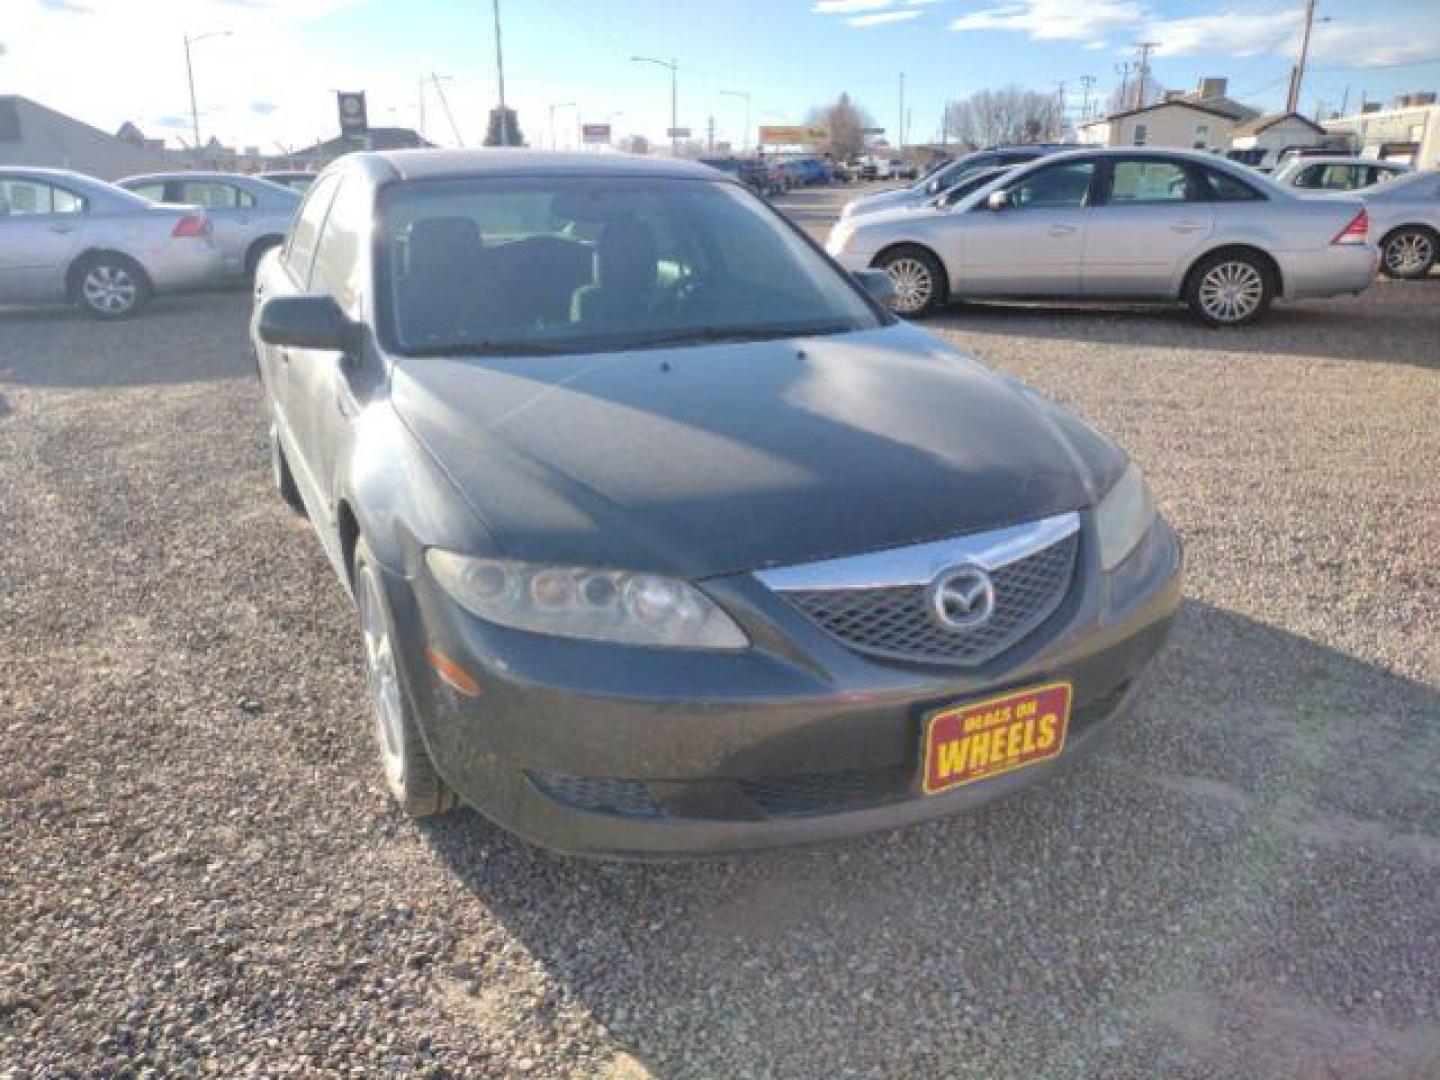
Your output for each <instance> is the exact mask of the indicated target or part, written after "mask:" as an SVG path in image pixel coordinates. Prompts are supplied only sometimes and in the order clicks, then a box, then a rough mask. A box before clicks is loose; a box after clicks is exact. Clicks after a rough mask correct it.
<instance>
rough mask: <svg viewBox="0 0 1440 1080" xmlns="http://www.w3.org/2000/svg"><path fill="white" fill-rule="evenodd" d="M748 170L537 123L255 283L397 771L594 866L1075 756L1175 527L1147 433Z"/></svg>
mask: <svg viewBox="0 0 1440 1080" xmlns="http://www.w3.org/2000/svg"><path fill="white" fill-rule="evenodd" d="M888 288H889V283H888V281H887V280H885V279H884V278H883V275H872V274H868V273H866V274H861V275H857V276H856V277H851V276H849V275H847V274H846V273H845V272H843V271H842V270H840V269H839V268H838V267H837V266H836V265H835V264H834V263H832V262H831V261H830V260H829V259H828V258H827V257H826V256H825V255H824V254H823V253H822V252H821V251H820V250H819V249H818V248H817V247H816V246H815V245H814V244H813V243H811V242H810V241H809V240H808V239H807V238H806V237H805V236H804V235H803V234H802V233H800V232H799V231H798V230H797V229H795V228H793V227H792V226H791V225H789V224H788V223H787V222H786V221H785V219H783V218H782V217H780V216H779V215H778V214H777V213H776V212H775V211H773V210H771V209H770V208H769V207H768V206H766V205H765V204H764V203H763V202H762V201H761V200H759V199H758V198H756V197H755V196H754V195H752V194H751V193H750V192H748V191H747V190H746V189H745V188H744V187H742V186H741V185H740V184H739V183H737V182H735V181H734V180H733V179H731V178H729V177H726V176H725V175H724V174H721V173H719V172H716V171H713V170H710V169H707V168H704V167H702V166H698V165H690V164H685V163H681V162H675V161H663V160H655V159H650V158H637V157H627V156H623V155H618V154H605V155H600V154H594V155H558V154H534V153H529V152H523V151H514V150H495V151H479V152H449V151H410V152H399V153H384V154H381V153H360V154H354V155H351V156H349V157H347V158H345V159H343V160H342V161H341V162H339V163H337V164H336V165H334V166H332V167H331V168H329V169H327V170H326V171H325V172H324V173H323V174H322V175H321V176H320V177H319V179H318V180H317V181H316V182H315V184H314V186H313V187H312V188H311V189H310V191H309V193H308V194H307V196H306V199H305V202H304V205H303V207H302V208H301V210H300V213H299V216H298V218H297V219H296V222H295V225H294V227H293V229H292V232H291V234H290V236H289V238H288V240H287V242H286V243H285V245H284V247H283V248H282V249H279V250H277V251H275V252H273V253H271V254H270V255H268V256H267V257H266V259H265V261H264V262H263V263H262V265H261V266H260V268H259V273H258V275H257V278H256V285H255V299H256V306H255V314H254V318H253V322H252V336H253V340H254V345H255V350H256V354H257V357H258V361H259V368H260V376H261V381H262V383H263V387H264V396H265V403H266V406H267V409H268V412H269V418H270V422H271V423H270V433H271V448H272V454H273V464H274V478H275V483H276V485H277V487H278V489H279V491H280V493H281V495H283V496H284V498H285V499H287V500H288V501H289V502H290V503H291V504H292V505H294V506H295V507H296V508H297V509H300V510H303V512H305V513H306V514H308V516H309V518H310V520H311V521H312V522H313V523H314V526H315V529H316V532H317V533H318V534H319V536H320V539H321V542H322V544H323V545H324V547H325V550H326V552H327V553H328V555H329V558H330V560H331V562H332V563H333V564H334V567H335V570H336V572H337V573H338V575H339V577H340V579H341V580H342V581H343V582H344V583H345V585H346V587H347V588H349V589H350V590H351V592H352V593H353V595H354V597H355V601H356V605H357V607H358V609H359V621H360V628H361V632H362V636H363V641H364V661H365V667H366V672H367V674H368V678H369V693H370V698H371V707H372V711H373V714H374V727H375V735H376V741H377V744H378V747H379V755H380V761H381V764H382V766H383V768H384V772H385V777H386V780H387V781H388V784H389V787H390V790H391V791H392V792H393V793H394V795H395V797H396V799H397V800H398V801H399V803H400V805H401V806H402V807H404V809H405V810H406V811H407V812H409V813H411V814H413V815H417V816H421V815H427V814H434V813H438V812H440V811H444V810H446V809H448V808H450V807H451V806H453V805H455V803H456V801H457V799H458V800H463V801H464V802H466V803H469V804H471V805H472V806H474V807H476V808H477V809H478V810H480V811H481V812H483V813H484V814H486V815H487V816H489V817H491V818H492V819H494V820H495V821H497V822H499V823H500V824H501V825H503V826H505V827H506V828H509V829H512V830H513V831H515V832H516V833H518V834H520V835H521V836H524V837H526V838H528V839H530V840H532V841H534V842H536V843H539V844H543V845H546V846H549V847H554V848H558V849H563V850H568V851H575V852H586V853H591V854H596V855H632V856H634V855H642V856H643V855H649V856H658V855H666V854H681V853H691V852H706V851H722V850H733V849H739V848H752V847H763V846H770V845H776V844H786V843H794V842H802V841H812V840H820V839H824V838H829V837H837V836H843V835H849V834H854V833H861V832H865V831H867V830H872V829H881V828H891V827H895V826H900V825H907V824H910V823H913V822H918V821H922V820H925V819H928V818H933V817H938V816H940V815H944V814H951V813H954V812H956V811H958V810H962V809H964V808H967V807H971V806H974V805H976V804H978V803H981V802H984V801H986V800H988V799H992V798H994V797H996V796H998V795H1002V794H1005V793H1007V792H1010V791H1013V790H1015V789H1016V788H1018V787H1020V786H1022V785H1024V784H1028V783H1031V782H1033V781H1036V780H1040V779H1042V778H1044V777H1046V776H1049V775H1050V774H1052V773H1053V772H1055V771H1056V770H1057V769H1059V768H1062V767H1063V766H1064V765H1065V764H1066V763H1068V762H1069V761H1070V760H1072V759H1074V758H1075V757H1076V756H1078V755H1080V754H1082V753H1083V752H1085V751H1086V750H1087V749H1089V748H1091V747H1093V746H1094V745H1095V743H1096V742H1097V740H1099V739H1100V738H1101V736H1102V735H1103V733H1104V732H1105V730H1106V729H1107V728H1108V727H1109V726H1111V725H1112V724H1113V723H1114V722H1115V721H1116V720H1117V718H1119V717H1121V716H1122V715H1123V714H1124V713H1125V712H1126V709H1127V706H1128V705H1129V703H1130V701H1131V700H1132V697H1133V695H1134V693H1135V691H1136V687H1137V686H1138V684H1139V678H1140V675H1141V673H1142V671H1143V670H1144V668H1145V666H1146V664H1147V663H1148V662H1149V661H1150V660H1151V658H1152V657H1154V655H1155V654H1156V652H1157V650H1158V649H1159V648H1160V647H1161V643H1162V641H1163V640H1164V637H1165V634H1166V631H1167V629H1168V627H1169V624H1170V622H1171V619H1172V616H1173V614H1174V612H1175V609H1176V605H1177V603H1178V601H1179V595H1180V561H1181V560H1180V551H1179V546H1178V544H1177V542H1176V538H1175V535H1174V533H1173V532H1172V530H1171V529H1170V527H1169V526H1168V525H1166V523H1165V522H1164V521H1163V520H1162V519H1161V518H1160V517H1159V516H1158V514H1157V513H1156V510H1155V507H1154V504H1153V502H1152V500H1151V497H1150V493H1149V491H1148V490H1147V488H1146V485H1145V481H1144V479H1143V478H1142V477H1141V475H1140V473H1139V472H1138V471H1137V470H1136V468H1135V467H1134V466H1133V465H1131V464H1129V463H1128V461H1127V459H1126V457H1125V455H1124V453H1123V452H1122V451H1120V450H1119V449H1117V448H1116V447H1115V446H1114V445H1113V444H1112V443H1111V442H1109V441H1108V440H1107V439H1105V438H1104V437H1102V436H1100V435H1098V434H1097V433H1096V432H1095V431H1093V430H1092V429H1091V428H1089V427H1087V426H1086V425H1085V424H1084V423H1083V422H1082V421H1080V420H1079V419H1077V418H1076V417H1075V416H1074V415H1072V414H1071V413H1069V412H1067V411H1065V410H1063V409H1061V408H1059V407H1057V406H1055V405H1053V404H1051V403H1050V402H1048V401H1046V400H1045V399H1043V398H1042V397H1040V396H1039V395H1037V394H1035V393H1033V392H1031V391H1029V390H1027V389H1026V388H1025V387H1023V386H1021V385H1020V384H1018V383H1016V382H1014V381H1013V380H1011V379H1009V378H1006V377H1003V376H1000V375H997V374H995V373H994V372H991V371H989V370H987V369H986V368H984V367H982V366H981V365H980V364H978V363H977V362H975V361H974V360H972V359H970V358H969V357H967V356H965V355H963V354H961V353H958V352H956V351H955V350H954V349H952V348H950V347H949V346H947V345H945V344H944V343H942V342H940V341H939V340H937V339H936V338H935V337H933V336H931V335H930V334H928V333H926V332H924V331H921V330H919V329H916V328H914V327H911V326H909V325H906V324H904V323H902V322H900V321H898V320H897V319H895V318H894V317H893V316H892V315H891V314H890V313H889V312H888V311H887V310H886V308H885V306H884V303H883V300H884V298H885V292H886V290H887V289H888Z"/></svg>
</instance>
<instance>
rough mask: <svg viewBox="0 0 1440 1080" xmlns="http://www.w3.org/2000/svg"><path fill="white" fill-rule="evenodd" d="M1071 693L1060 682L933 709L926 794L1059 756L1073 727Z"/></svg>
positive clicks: (927, 731)
mask: <svg viewBox="0 0 1440 1080" xmlns="http://www.w3.org/2000/svg"><path fill="white" fill-rule="evenodd" d="M1070 696H1071V695H1070V684H1069V683H1068V682H1057V683H1049V684H1048V685H1045V686H1035V687H1031V688H1029V689H1026V690H1016V691H1013V692H1011V693H1008V694H1003V695H1001V696H1000V697H993V698H987V699H986V700H985V701H967V702H964V703H962V704H958V705H947V706H946V707H945V708H943V709H937V710H936V711H935V712H932V713H930V714H929V715H928V716H927V717H926V718H925V774H924V788H925V794H927V795H934V794H937V793H938V792H941V791H949V790H950V789H951V788H956V787H961V786H962V785H965V784H973V783H975V782H976V781H978V780H988V779H989V778H990V777H992V776H999V775H1000V774H1001V773H1008V772H1014V771H1015V770H1016V769H1023V768H1025V767H1026V766H1027V765H1034V764H1035V763H1036V762H1040V761H1047V760H1049V759H1050V758H1053V757H1056V756H1057V755H1059V753H1060V752H1061V751H1062V750H1064V749H1065V729H1066V728H1067V727H1069V726H1070Z"/></svg>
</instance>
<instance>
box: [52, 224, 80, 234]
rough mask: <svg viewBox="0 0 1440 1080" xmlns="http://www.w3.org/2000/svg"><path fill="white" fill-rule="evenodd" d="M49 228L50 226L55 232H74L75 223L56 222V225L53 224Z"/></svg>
mask: <svg viewBox="0 0 1440 1080" xmlns="http://www.w3.org/2000/svg"><path fill="white" fill-rule="evenodd" d="M49 228H50V231H51V232H53V233H72V232H74V231H75V226H74V225H59V224H56V225H51V226H50V227H49Z"/></svg>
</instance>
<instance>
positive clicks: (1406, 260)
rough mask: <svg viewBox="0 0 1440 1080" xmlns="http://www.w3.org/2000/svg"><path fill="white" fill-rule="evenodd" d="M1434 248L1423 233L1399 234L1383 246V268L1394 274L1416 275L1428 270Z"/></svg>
mask: <svg viewBox="0 0 1440 1080" xmlns="http://www.w3.org/2000/svg"><path fill="white" fill-rule="evenodd" d="M1434 258H1435V246H1434V245H1433V244H1432V243H1431V242H1430V238H1429V237H1428V236H1426V235H1425V234H1424V233H1401V234H1400V235H1399V236H1397V237H1395V239H1393V240H1391V241H1390V243H1388V244H1386V245H1385V266H1386V269H1388V270H1389V271H1390V272H1391V273H1395V274H1418V273H1420V272H1421V271H1422V270H1426V269H1428V268H1429V266H1430V263H1431V261H1432V260H1433V259H1434Z"/></svg>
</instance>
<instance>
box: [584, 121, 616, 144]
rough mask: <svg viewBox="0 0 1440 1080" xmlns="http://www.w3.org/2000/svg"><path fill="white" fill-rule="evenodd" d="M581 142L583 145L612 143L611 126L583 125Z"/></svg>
mask: <svg viewBox="0 0 1440 1080" xmlns="http://www.w3.org/2000/svg"><path fill="white" fill-rule="evenodd" d="M580 141H581V142H583V143H592V144H593V143H608V142H609V141H610V125H609V124H581V125H580Z"/></svg>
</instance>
